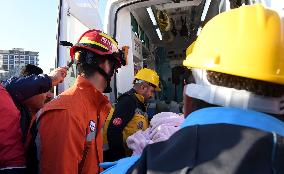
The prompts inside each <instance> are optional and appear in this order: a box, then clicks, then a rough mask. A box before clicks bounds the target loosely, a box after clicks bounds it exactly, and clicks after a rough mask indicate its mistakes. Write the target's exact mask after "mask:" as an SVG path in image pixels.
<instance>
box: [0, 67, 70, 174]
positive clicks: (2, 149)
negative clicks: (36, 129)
mask: <svg viewBox="0 0 284 174" xmlns="http://www.w3.org/2000/svg"><path fill="white" fill-rule="evenodd" d="M25 71H26V70H25ZM65 76H66V69H65V68H57V69H55V70H54V71H52V72H51V73H49V74H34V73H31V74H30V75H29V76H21V77H12V78H11V79H9V80H6V81H5V82H3V84H2V85H3V86H2V85H1V90H0V93H1V95H0V101H1V102H0V103H1V104H0V106H1V107H0V116H1V117H0V123H5V124H0V173H5V174H8V173H13V174H23V173H25V172H26V166H27V163H26V158H25V148H24V144H25V142H26V136H27V132H28V129H29V126H30V122H31V119H32V117H31V113H30V111H29V107H28V106H27V105H26V104H28V103H25V102H27V101H28V100H30V99H31V98H33V97H34V96H38V95H41V94H42V93H45V92H47V91H48V90H49V89H50V88H51V87H52V86H55V85H57V84H58V83H60V82H61V81H62V80H63V79H64V77H65ZM4 88H5V89H4ZM34 103H35V104H37V101H36V102H34ZM30 106H31V105H30Z"/></svg>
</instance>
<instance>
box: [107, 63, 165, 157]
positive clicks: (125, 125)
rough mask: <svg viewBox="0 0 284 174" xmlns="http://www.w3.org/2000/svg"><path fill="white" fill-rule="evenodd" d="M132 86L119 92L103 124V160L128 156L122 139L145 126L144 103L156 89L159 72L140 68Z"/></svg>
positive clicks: (146, 126)
mask: <svg viewBox="0 0 284 174" xmlns="http://www.w3.org/2000/svg"><path fill="white" fill-rule="evenodd" d="M134 78H135V79H134V82H133V88H132V89H130V90H129V91H128V92H126V93H124V94H123V95H121V96H120V97H119V98H118V100H117V104H116V105H115V109H114V111H113V112H111V114H110V115H109V116H108V118H107V121H106V124H105V126H104V160H105V161H115V160H118V159H120V158H123V157H126V156H131V155H132V151H131V150H130V149H128V147H127V144H126V139H127V138H128V137H129V136H131V135H132V134H134V133H135V132H137V131H139V130H146V129H147V128H148V125H149V122H148V116H147V111H146V104H147V101H148V100H149V99H151V98H152V97H153V96H154V93H155V91H160V90H161V89H160V88H159V76H158V74H157V73H156V72H155V71H154V70H151V69H147V68H144V69H141V70H139V71H138V72H137V74H136V75H135V77H134Z"/></svg>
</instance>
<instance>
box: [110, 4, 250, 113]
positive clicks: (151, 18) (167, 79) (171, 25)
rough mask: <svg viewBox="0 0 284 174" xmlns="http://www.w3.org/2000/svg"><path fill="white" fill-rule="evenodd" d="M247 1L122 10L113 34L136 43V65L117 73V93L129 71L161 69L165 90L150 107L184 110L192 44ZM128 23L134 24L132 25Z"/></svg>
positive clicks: (130, 6) (133, 5)
mask: <svg viewBox="0 0 284 174" xmlns="http://www.w3.org/2000/svg"><path fill="white" fill-rule="evenodd" d="M243 3H244V4H249V3H250V2H245V1H244V2H242V1H238V0H235V1H233V0H232V1H226V0H212V1H208V0H168V1H165V0H163V1H161V0H155V1H145V2H140V3H134V4H132V5H128V6H126V7H124V8H122V9H120V11H119V12H117V18H116V21H114V23H115V24H116V26H115V30H113V33H112V34H113V35H114V36H116V39H117V40H118V42H120V43H126V44H128V45H129V44H131V45H132V47H130V48H131V51H130V53H129V59H131V60H128V64H131V63H133V66H129V65H128V68H127V67H124V68H122V69H121V71H119V73H118V74H117V77H116V82H115V83H116V86H115V87H114V88H115V91H116V92H117V95H120V94H121V93H123V92H125V90H126V89H127V88H126V87H125V88H123V85H125V84H127V80H128V79H127V78H126V77H127V74H132V73H133V72H134V74H135V73H136V72H137V71H138V70H139V69H141V68H143V67H147V68H150V69H154V70H156V71H157V73H158V74H159V76H160V86H161V89H162V91H161V92H159V93H157V94H156V97H155V102H153V103H152V105H151V104H150V106H149V109H151V108H155V111H154V112H161V111H173V112H182V105H183V104H182V98H183V87H184V80H185V79H186V78H189V77H190V76H189V75H190V73H189V70H188V69H187V68H185V67H184V66H183V65H182V63H183V60H184V59H185V57H186V50H187V48H188V46H189V45H190V44H191V43H192V42H194V41H195V39H196V37H197V35H198V33H199V32H200V30H201V28H202V26H204V24H205V23H206V22H207V21H208V20H210V19H211V18H212V17H214V16H215V15H217V14H218V13H220V12H222V11H226V10H227V9H232V8H236V7H239V6H241V5H242V4H243ZM129 20H130V21H129ZM127 24H128V25H129V24H131V28H129V27H128V25H127ZM109 31H110V30H109ZM127 31H130V32H131V34H129V33H127ZM110 33H111V31H110ZM126 36H128V37H126ZM130 36H131V38H130ZM127 38H128V40H127ZM129 39H130V41H131V43H130V42H129ZM132 57H133V59H132ZM131 61H133V62H131ZM129 67H130V69H129ZM132 69H133V70H132ZM129 83H131V81H129ZM128 89H129V88H128ZM115 97H117V96H115ZM173 102H174V103H173ZM172 104H173V105H172ZM150 112H151V110H150Z"/></svg>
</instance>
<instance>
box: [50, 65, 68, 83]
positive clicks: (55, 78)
mask: <svg viewBox="0 0 284 174" xmlns="http://www.w3.org/2000/svg"><path fill="white" fill-rule="evenodd" d="M66 75H67V67H59V68H56V69H55V70H53V71H51V72H50V73H49V74H48V76H49V77H50V78H51V80H52V86H56V85H58V84H59V83H61V82H63V80H64V78H65V77H66Z"/></svg>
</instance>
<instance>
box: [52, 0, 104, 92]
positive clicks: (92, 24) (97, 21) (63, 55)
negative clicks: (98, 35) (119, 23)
mask: <svg viewBox="0 0 284 174" xmlns="http://www.w3.org/2000/svg"><path fill="white" fill-rule="evenodd" d="M94 28H95V29H100V30H102V29H103V26H102V19H101V17H100V14H99V0H91V1H90V0H60V3H59V15H58V34H57V59H56V67H60V66H66V65H67V64H68V63H69V62H70V55H69V48H68V47H65V46H62V45H60V44H59V43H60V41H68V42H71V43H73V44H75V43H76V42H77V40H78V39H79V37H80V36H81V34H82V33H83V32H85V31H87V30H89V29H94ZM76 76H77V74H76V66H75V65H72V67H70V69H69V70H68V74H67V77H66V79H65V80H64V83H63V84H60V85H59V86H58V90H57V94H60V93H61V92H63V91H64V90H65V89H67V88H69V87H70V86H72V84H73V83H74V82H75V79H76Z"/></svg>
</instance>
